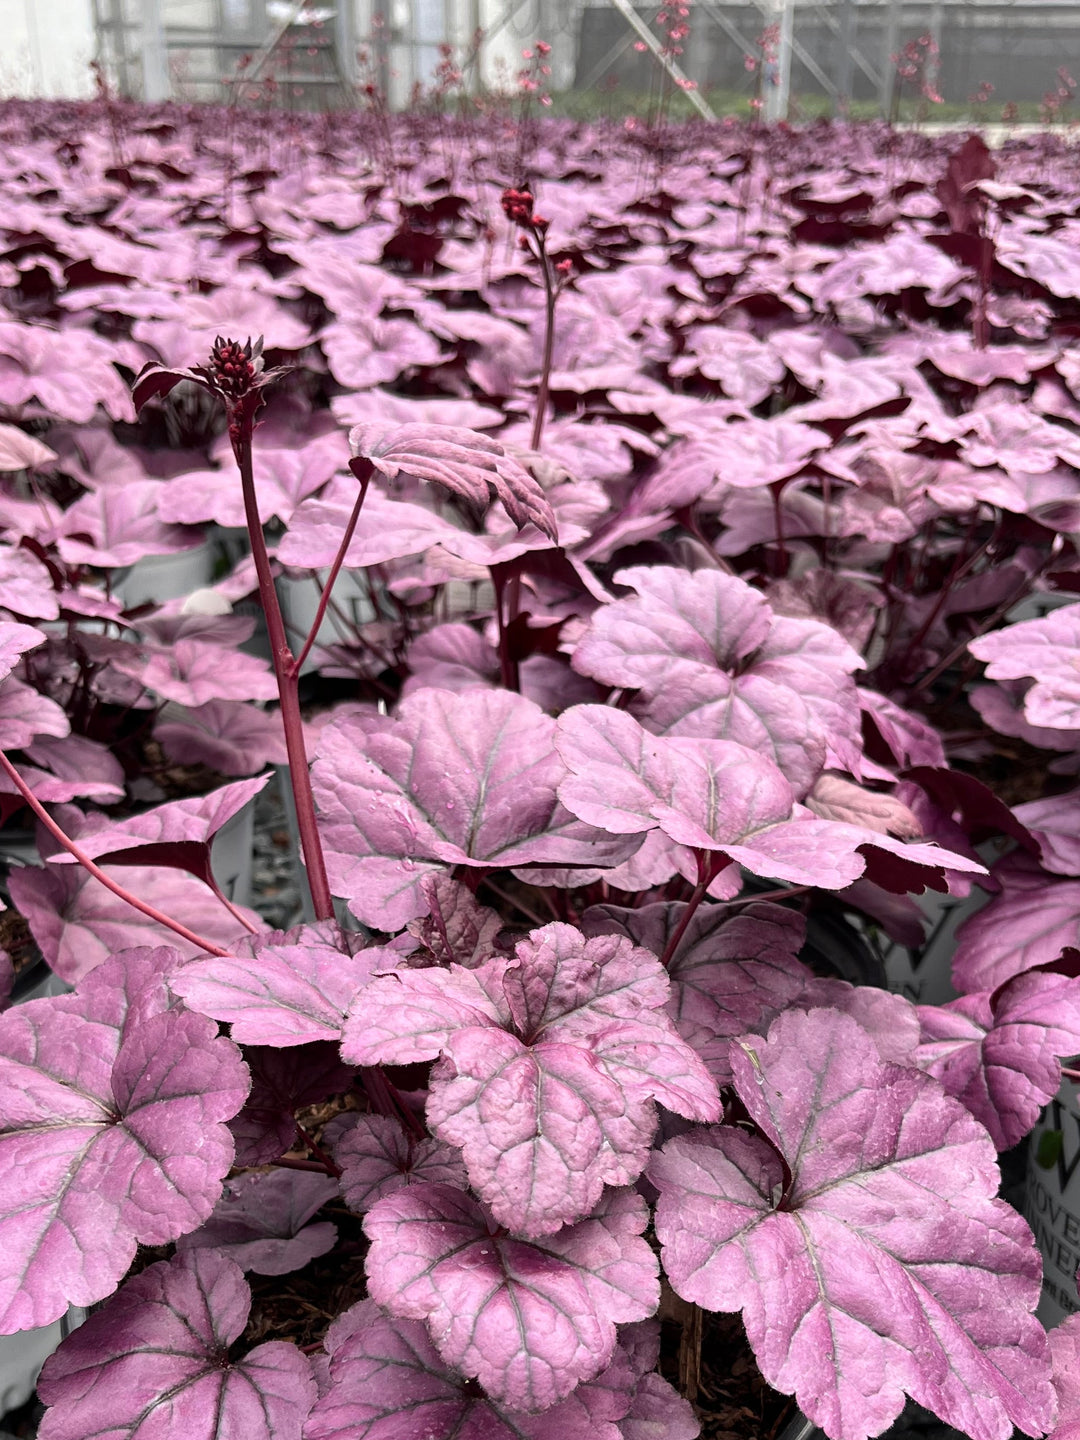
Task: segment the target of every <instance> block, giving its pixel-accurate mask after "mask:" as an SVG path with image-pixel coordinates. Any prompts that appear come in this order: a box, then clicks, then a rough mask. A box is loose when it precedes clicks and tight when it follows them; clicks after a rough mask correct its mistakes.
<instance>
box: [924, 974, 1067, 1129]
mask: <svg viewBox="0 0 1080 1440" xmlns="http://www.w3.org/2000/svg"><path fill="white" fill-rule="evenodd" d="M919 1018H920V1021H921V1024H922V1043H921V1045H920V1046H919V1049H918V1051H917V1053H916V1055H915V1057H914V1058H915V1060H916V1061H917V1063H918V1065H919V1066H920V1067H921V1068H922V1069H923V1070H925V1071H926V1072H927V1074H929V1075H933V1076H934V1077H935V1079H937V1080H940V1081H941V1083H942V1085H944V1087H945V1089H946V1090H947V1091H948V1092H949V1094H950V1095H955V1096H956V1098H957V1099H958V1100H959V1101H960V1102H961V1103H962V1104H963V1105H965V1106H966V1107H967V1108H968V1109H969V1110H970V1111H971V1113H972V1114H973V1115H974V1116H975V1118H976V1120H981V1121H982V1123H983V1124H984V1125H985V1126H986V1128H987V1130H989V1132H990V1134H991V1136H992V1137H993V1140H994V1144H995V1145H996V1146H997V1148H998V1149H999V1150H1007V1149H1008V1148H1009V1147H1010V1146H1012V1145H1015V1144H1017V1142H1018V1141H1020V1140H1022V1139H1023V1137H1024V1136H1025V1135H1026V1134H1028V1132H1029V1131H1030V1130H1031V1129H1032V1128H1033V1126H1034V1124H1035V1122H1036V1120H1037V1119H1038V1118H1039V1111H1040V1110H1041V1109H1042V1107H1043V1106H1044V1105H1045V1104H1046V1103H1047V1102H1048V1101H1049V1100H1050V1099H1051V1098H1052V1097H1053V1096H1054V1095H1056V1094H1057V1092H1058V1088H1059V1087H1060V1085H1061V1064H1060V1062H1061V1060H1064V1059H1068V1058H1070V1057H1071V1056H1073V1055H1080V980H1076V979H1073V978H1071V977H1070V976H1066V975H1055V974H1047V973H1045V972H1043V971H1031V972H1028V973H1027V974H1023V975H1018V976H1016V978H1015V979H1013V980H1009V981H1008V982H1007V983H1006V984H1005V985H1003V986H1002V987H1001V988H1000V989H999V990H997V991H987V990H984V991H980V992H979V993H978V994H975V995H964V996H962V997H961V998H960V999H959V1000H952V1001H950V1002H949V1003H948V1004H946V1005H920V1006H919Z"/></svg>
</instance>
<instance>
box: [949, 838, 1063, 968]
mask: <svg viewBox="0 0 1080 1440" xmlns="http://www.w3.org/2000/svg"><path fill="white" fill-rule="evenodd" d="M990 874H991V876H992V877H993V879H994V880H996V881H998V882H999V884H1000V889H999V891H998V893H997V894H996V895H992V896H991V897H990V901H989V903H988V904H986V905H984V906H983V907H982V909H981V910H979V911H977V912H976V913H975V914H974V915H969V916H968V918H967V919H966V920H965V921H964V922H963V924H961V925H960V926H958V928H957V931H956V948H955V950H954V951H953V962H952V972H953V984H954V985H955V986H956V988H957V990H959V991H960V993H961V994H964V995H969V994H973V993H975V992H977V991H980V990H996V989H997V988H998V986H1000V985H1003V984H1004V983H1005V981H1006V980H1011V979H1012V977H1013V976H1014V975H1021V974H1023V973H1024V971H1025V970H1034V969H1036V968H1037V967H1038V966H1040V965H1049V964H1050V963H1051V962H1052V961H1054V960H1056V959H1057V958H1058V957H1059V956H1060V954H1061V952H1062V951H1063V950H1065V949H1067V948H1068V947H1070V946H1075V945H1077V944H1078V943H1080V880H1062V879H1061V878H1059V877H1058V876H1056V875H1048V874H1047V873H1046V871H1045V870H1043V868H1042V867H1041V866H1040V865H1039V863H1038V862H1037V861H1036V860H1034V859H1033V858H1032V857H1031V856H1030V855H1025V854H1023V853H1022V852H1020V851H1014V852H1013V853H1012V854H1010V855H1007V856H1006V857H1005V859H1004V860H1000V861H998V863H997V864H996V865H995V866H993V868H992V869H991V871H990Z"/></svg>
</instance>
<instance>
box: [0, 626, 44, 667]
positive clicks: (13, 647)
mask: <svg viewBox="0 0 1080 1440" xmlns="http://www.w3.org/2000/svg"><path fill="white" fill-rule="evenodd" d="M47 639H48V636H46V635H45V634H44V633H43V632H42V631H40V630H35V629H34V627H33V626H32V625H16V624H13V623H12V622H11V621H10V620H2V621H0V680H5V679H6V678H7V677H8V676H9V675H10V674H11V672H12V670H14V669H15V666H16V665H17V664H18V663H19V661H20V659H21V658H22V656H23V655H25V653H26V652H27V650H33V649H34V648H35V647H36V646H38V645H44V643H45V641H46V640H47Z"/></svg>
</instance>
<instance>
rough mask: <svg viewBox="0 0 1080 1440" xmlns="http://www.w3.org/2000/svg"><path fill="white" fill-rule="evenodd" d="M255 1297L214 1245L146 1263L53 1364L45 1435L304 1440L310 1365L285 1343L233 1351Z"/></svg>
mask: <svg viewBox="0 0 1080 1440" xmlns="http://www.w3.org/2000/svg"><path fill="white" fill-rule="evenodd" d="M250 1305H251V1294H250V1291H249V1290H248V1287H247V1282H246V1281H245V1280H244V1277H243V1274H242V1272H241V1270H240V1268H239V1266H237V1265H236V1264H235V1263H234V1262H233V1261H232V1260H230V1259H229V1258H228V1256H226V1255H223V1254H221V1253H220V1252H219V1251H217V1250H199V1251H195V1252H194V1253H192V1254H189V1255H177V1256H176V1258H175V1259H174V1260H159V1261H158V1262H157V1264H156V1265H151V1266H149V1267H148V1268H147V1269H146V1270H144V1271H143V1272H142V1274H140V1275H136V1276H135V1278H134V1279H133V1280H129V1281H128V1282H127V1284H126V1285H124V1286H123V1287H122V1288H121V1290H120V1291H119V1292H118V1293H117V1294H116V1295H115V1296H113V1298H112V1299H111V1300H110V1301H109V1302H108V1303H107V1304H106V1305H105V1306H104V1307H103V1308H102V1309H101V1310H99V1311H98V1312H97V1313H96V1314H94V1315H91V1316H90V1318H89V1319H88V1320H87V1321H86V1322H85V1323H84V1324H83V1325H81V1326H80V1327H79V1329H78V1330H75V1331H74V1332H73V1333H72V1334H71V1335H69V1336H68V1337H67V1339H66V1340H65V1341H64V1342H63V1344H62V1345H61V1346H60V1349H59V1350H58V1351H57V1352H56V1354H55V1355H53V1356H51V1357H50V1358H49V1359H48V1360H47V1361H46V1362H45V1368H44V1370H43V1371H42V1372H41V1379H40V1381H39V1383H38V1393H39V1394H40V1396H41V1398H42V1400H44V1402H45V1403H46V1405H48V1406H49V1409H48V1410H47V1411H46V1412H45V1416H44V1418H43V1419H42V1422H41V1428H40V1430H39V1432H38V1434H39V1435H40V1437H41V1440H86V1437H87V1436H89V1435H93V1436H96V1437H98V1440H142V1437H149V1436H151V1435H153V1436H162V1437H165V1436H174V1435H177V1436H178V1435H183V1436H184V1437H185V1440H224V1437H226V1436H236V1437H237V1440H240V1437H243V1440H300V1436H301V1433H302V1431H303V1427H304V1421H305V1420H306V1419H307V1416H308V1413H309V1411H310V1409H311V1406H312V1404H313V1403H314V1401H315V1398H316V1393H317V1392H316V1387H315V1377H314V1374H313V1373H312V1368H311V1362H310V1361H309V1360H308V1358H307V1356H305V1355H304V1354H302V1353H301V1351H299V1350H298V1349H297V1348H296V1346H295V1345H291V1344H288V1343H287V1342H286V1341H284V1340H270V1341H267V1342H266V1343H265V1344H263V1345H257V1346H256V1347H255V1348H254V1349H253V1350H249V1351H248V1352H247V1354H246V1355H244V1356H243V1357H242V1358H240V1359H233V1358H231V1356H230V1347H231V1346H232V1345H233V1344H234V1342H235V1341H237V1340H238V1339H239V1338H240V1335H241V1334H242V1333H243V1329H244V1325H245V1323H246V1321H247V1317H248V1310H249V1309H250Z"/></svg>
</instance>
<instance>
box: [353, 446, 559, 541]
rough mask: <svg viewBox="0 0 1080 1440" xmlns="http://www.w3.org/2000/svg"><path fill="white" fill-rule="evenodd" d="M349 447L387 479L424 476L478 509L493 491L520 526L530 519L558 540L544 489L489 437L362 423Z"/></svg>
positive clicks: (487, 500)
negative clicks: (402, 476)
mask: <svg viewBox="0 0 1080 1440" xmlns="http://www.w3.org/2000/svg"><path fill="white" fill-rule="evenodd" d="M349 445H350V446H351V448H352V452H353V454H354V455H355V456H357V457H358V459H359V460H360V461H365V460H366V461H367V462H368V464H369V465H370V466H373V467H374V468H375V469H376V470H378V471H379V472H380V473H381V474H383V475H385V476H386V477H387V478H388V479H390V480H393V479H395V478H396V477H397V476H398V475H409V476H412V477H414V478H415V479H417V480H427V481H429V482H430V483H432V484H436V485H441V486H443V487H444V488H445V489H447V490H450V491H452V492H453V493H455V494H457V495H462V496H464V497H465V499H466V500H468V501H469V502H470V503H472V504H473V505H477V506H481V507H484V506H486V505H487V504H488V503H489V500H490V497H491V495H492V494H494V495H496V496H497V497H498V498H499V499H500V500H501V501H502V503H503V505H504V506H505V507H506V512H507V514H508V515H509V516H510V518H511V519H512V520H513V521H514V522H515V523H516V524H517V525H518V526H524V525H527V524H529V523H530V522H531V523H532V524H533V525H535V526H536V527H537V528H538V529H539V530H542V531H543V532H544V534H545V535H548V536H550V537H551V539H553V540H556V541H557V539H558V534H557V531H556V528H555V516H554V514H553V512H552V509H551V506H550V505H549V504H548V501H547V499H546V497H545V495H544V492H543V490H542V489H541V488H540V486H539V484H538V483H537V482H536V481H535V480H534V479H533V477H532V476H531V475H530V474H529V472H528V471H527V470H526V469H525V467H524V466H523V465H522V464H521V462H520V461H518V460H515V459H514V457H513V456H512V455H510V454H509V453H508V452H507V451H506V450H505V449H504V448H503V446H502V445H500V444H499V442H498V441H497V440H493V439H492V438H491V437H490V436H489V435H483V434H481V433H479V432H478V431H476V430H464V429H459V428H458V427H457V426H454V425H419V424H406V425H395V424H386V423H384V422H379V421H366V422H365V423H364V424H362V425H357V426H356V427H355V428H354V429H353V430H351V431H350V432H349ZM369 473H370V472H369Z"/></svg>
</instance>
